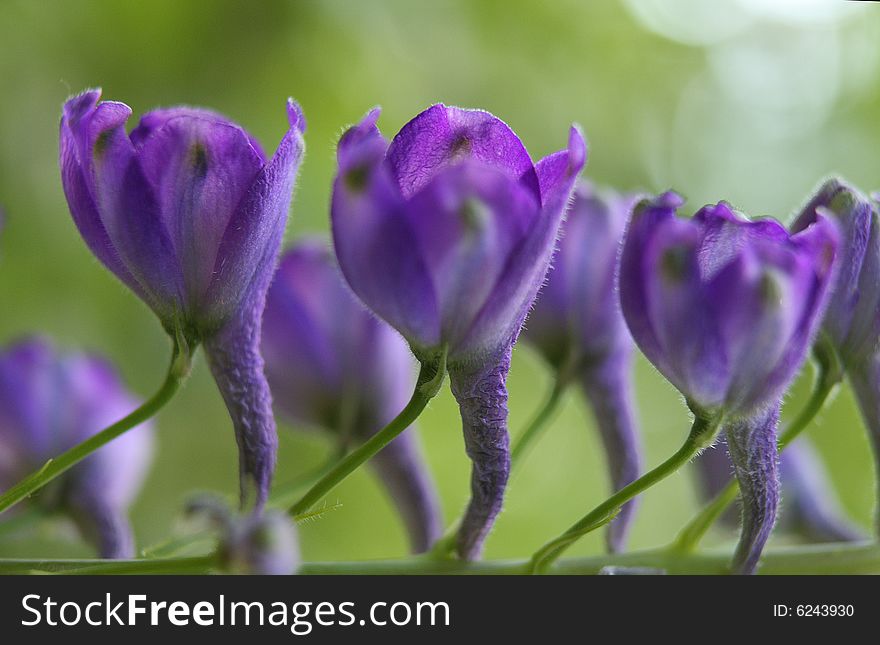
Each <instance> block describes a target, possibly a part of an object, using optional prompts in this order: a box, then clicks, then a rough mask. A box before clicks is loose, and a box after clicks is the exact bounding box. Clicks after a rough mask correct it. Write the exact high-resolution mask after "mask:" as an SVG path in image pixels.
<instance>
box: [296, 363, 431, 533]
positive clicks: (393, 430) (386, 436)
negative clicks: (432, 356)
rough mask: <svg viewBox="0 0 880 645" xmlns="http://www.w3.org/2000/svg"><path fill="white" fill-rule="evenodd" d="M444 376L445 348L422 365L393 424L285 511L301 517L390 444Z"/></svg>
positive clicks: (409, 422) (322, 478) (342, 461)
mask: <svg viewBox="0 0 880 645" xmlns="http://www.w3.org/2000/svg"><path fill="white" fill-rule="evenodd" d="M445 376H446V348H444V349H443V352H442V353H441V355H440V357H439V358H438V359H437V360H435V361H426V362H423V363H422V369H421V372H420V373H419V379H418V382H417V383H416V387H415V390H414V391H413V395H412V398H410V400H409V403H407V404H406V407H405V408H403V411H401V413H400V414H398V415H397V416H396V417H395V418H394V419H392V421H391V422H390V423H389V424H388V425H387V426H385V427H384V428H382V429H381V430H380V431H379V432H377V433H376V434H374V435H373V436H372V437H370V438H369V439H368V440H367V441H366V442H365V443H363V444H361V445H360V446H359V447H358V448H356V449H355V450H353V451H351V452H350V453H348V455H346V456H345V457H343V458H342V459H341V460H340V461H339V462H338V463H337V464H336V465H335V466H334V467H333V468H331V469H330V471H329V472H328V473H327V474H326V475H324V476H323V477H321V479H319V480H318V481H317V482H316V483H315V484H314V485H313V486H312V487H311V488H310V489H309V490H308V492H307V493H306V494H305V495H303V496H302V497H301V498H300V500H299V501H298V502H296V503H295V504H294V505H293V506H291V507H290V509H289V510H288V514H289V515H292V516H294V517H295V516H297V515H302V514H303V513H305V512H306V511H307V510H309V508H311V507H312V505H313V504H315V503H316V502H317V501H318V500H320V499H321V498H322V497H324V495H326V494H327V493H329V492H330V491H331V490H333V489H334V488H336V486H337V485H338V484H340V483H341V482H342V481H343V480H344V479H345V478H346V477H348V476H349V475H350V474H351V473H353V472H354V471H355V470H357V469H358V468H359V467H360V466H362V465H363V464H364V463H365V462H366V461H367V460H368V459H370V457H372V456H373V455H375V454H376V453H377V452H379V451H380V450H382V448H384V447H385V446H387V445H388V444H389V443H391V441H392V440H394V438H395V437H397V435H399V434H400V433H401V432H403V431H404V430H406V429H407V428H408V427H409V426H411V425H412V423H413V421H415V420H416V419H417V418H418V417H419V415H420V414H421V413H422V410H424V409H425V406H427V405H428V402H429V401H430V400H431V399H433V398H434V397H435V396H436V395H437V393H438V392H439V391H440V386H441V385H443V379H444V378H445Z"/></svg>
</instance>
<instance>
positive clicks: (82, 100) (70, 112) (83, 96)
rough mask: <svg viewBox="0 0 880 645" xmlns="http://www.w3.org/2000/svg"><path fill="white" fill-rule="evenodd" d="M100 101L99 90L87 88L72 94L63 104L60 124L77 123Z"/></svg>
mask: <svg viewBox="0 0 880 645" xmlns="http://www.w3.org/2000/svg"><path fill="white" fill-rule="evenodd" d="M100 100H101V88H89V89H87V90H83V91H82V92H80V93H79V94H74V95H73V96H70V97H68V98H67V100H66V101H65V102H64V109H63V115H62V119H61V120H62V123H64V122H68V123H72V124H75V123H77V122H78V121H79V120H80V119H81V118H82V117H83V115H84V114H86V113H87V112H89V111H91V110H93V109H95V106H96V105H98V101H100Z"/></svg>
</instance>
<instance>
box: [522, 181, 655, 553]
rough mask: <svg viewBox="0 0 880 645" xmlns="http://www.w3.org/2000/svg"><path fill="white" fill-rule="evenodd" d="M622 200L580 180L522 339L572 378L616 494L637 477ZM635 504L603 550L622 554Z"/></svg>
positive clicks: (628, 202)
mask: <svg viewBox="0 0 880 645" xmlns="http://www.w3.org/2000/svg"><path fill="white" fill-rule="evenodd" d="M632 204H633V200H632V198H630V197H627V196H624V195H619V194H617V193H614V192H612V191H602V190H597V189H595V188H593V187H592V186H590V185H588V184H586V183H582V184H581V185H580V186H578V188H577V189H576V190H575V195H574V202H573V203H572V206H571V208H570V209H569V212H568V216H567V218H566V221H565V223H564V224H563V227H562V239H561V240H560V242H559V249H558V250H557V252H556V254H555V256H554V258H553V263H552V268H551V269H550V272H549V274H548V282H547V284H546V285H544V287H543V289H541V292H540V294H539V295H538V298H537V300H536V302H535V307H534V309H533V310H532V312H531V313H530V314H529V317H528V320H527V321H526V326H525V328H524V333H523V336H524V338H525V339H526V340H528V341H529V343H531V344H532V345H534V346H535V347H536V348H537V349H538V351H539V352H540V354H541V355H542V356H543V357H544V359H545V360H546V361H547V362H548V363H549V365H550V366H551V368H552V369H553V370H554V371H555V372H556V378H557V379H558V380H559V381H562V382H563V383H564V382H567V381H570V380H575V381H579V382H580V384H581V386H582V388H583V391H584V394H585V396H586V398H587V400H588V401H589V402H590V405H591V406H592V409H593V414H594V416H595V417H596V423H597V426H598V428H599V432H600V435H601V437H602V441H603V443H604V446H605V454H606V458H607V460H608V466H609V471H610V475H611V485H612V487H613V489H614V490H619V489H621V488H623V487H624V486H626V485H627V484H629V483H630V482H632V481H633V480H635V479H636V478H637V477H638V474H639V468H640V463H641V450H640V446H639V440H638V433H637V428H636V420H635V408H634V404H633V400H632V375H631V369H632V360H631V359H632V345H633V342H632V338H631V337H630V335H629V331H628V330H627V328H626V324H625V323H624V320H623V316H622V314H621V312H620V300H619V298H618V291H617V273H618V266H619V257H620V247H621V242H622V239H623V234H624V230H625V229H626V224H627V220H628V219H629V213H630V210H631V207H632ZM635 504H636V500H633V501H631V502H629V503H627V504H626V505H625V506H624V507H623V509H622V510H621V512H620V513H619V514H618V516H617V518H616V519H615V520H614V521H613V522H612V523H611V524H610V525H609V527H608V534H607V537H608V539H607V541H608V547H609V549H610V550H611V551H612V552H614V551H620V550H622V549H623V547H624V545H625V542H626V536H627V532H628V530H629V526H630V524H631V522H632V517H633V512H634V511H635Z"/></svg>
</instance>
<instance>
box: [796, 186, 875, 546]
mask: <svg viewBox="0 0 880 645" xmlns="http://www.w3.org/2000/svg"><path fill="white" fill-rule="evenodd" d="M822 215H824V216H826V217H830V218H833V219H834V220H835V221H836V222H837V223H838V224H839V226H840V229H841V231H842V238H843V239H842V243H841V260H840V272H839V275H838V278H837V282H836V284H835V289H834V294H833V295H832V297H831V302H830V303H829V305H828V313H827V314H826V315H825V322H824V324H823V329H824V331H825V332H826V336H827V338H828V339H829V340H830V341H831V344H832V345H833V346H834V348H835V349H836V350H837V353H838V356H839V357H840V360H841V362H842V364H843V366H844V369H845V371H846V374H847V376H848V378H849V380H850V384H851V385H852V388H853V391H854V392H855V394H856V400H857V402H858V405H859V409H860V410H861V413H862V418H863V419H864V421H865V425H866V426H867V428H868V434H869V436H870V439H871V444H872V446H873V448H874V459H875V463H877V464H880V369H878V365H880V207H878V203H877V201H876V200H875V199H870V198H868V197H865V196H864V195H862V194H861V193H860V192H859V191H858V190H857V189H856V188H854V187H852V186H850V185H848V184H847V183H846V182H844V181H843V180H842V179H838V178H831V179H829V180H827V181H826V182H825V183H824V184H823V185H822V186H821V187H820V188H819V190H818V191H817V192H816V194H815V195H814V196H813V197H812V198H811V199H810V201H809V202H807V204H806V206H804V208H803V209H802V210H801V212H800V214H799V215H798V217H797V219H796V220H795V222H794V224H793V225H792V228H793V230H800V229H803V228H805V227H807V226H809V225H810V224H811V223H812V222H814V221H815V220H816V218H817V217H820V216H822ZM878 497H880V493H878ZM877 530H878V531H880V514H878V520H877Z"/></svg>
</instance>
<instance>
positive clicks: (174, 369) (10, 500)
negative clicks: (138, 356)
mask: <svg viewBox="0 0 880 645" xmlns="http://www.w3.org/2000/svg"><path fill="white" fill-rule="evenodd" d="M192 349H193V348H190V347H189V345H188V344H187V343H186V341H185V340H184V339H183V338H182V336H179V337H178V338H176V339H175V343H174V352H173V354H172V357H171V366H170V367H169V368H168V375H167V376H166V377H165V382H164V383H162V387H160V388H159V391H158V392H156V393H155V394H154V395H153V396H152V398H150V399H149V400H148V401H146V402H145V403H144V404H143V405H142V406H140V407H139V408H138V409H137V410H135V411H134V412H132V413H131V414H129V415H128V416H127V417H125V418H124V419H121V420H120V421H117V422H116V423H114V424H113V425H111V426H110V427H108V428H105V429H104V430H102V431H101V432H99V433H98V434H95V435H92V436H91V437H89V438H88V439H86V440H85V441H83V442H82V443H79V444H77V445H75V446H74V447H73V448H71V449H70V450H67V451H66V452H63V453H61V454H60V455H58V456H57V457H55V458H54V459H50V460H49V461H47V462H46V463H45V464H44V465H43V467H42V468H40V469H39V470H37V471H36V472H34V473H31V474H30V475H28V476H27V477H25V478H24V479H23V480H21V481H20V482H18V483H17V484H15V485H14V486H13V487H12V488H10V489H9V490H7V491H6V492H5V493H3V495H0V513H2V512H3V511H5V510H6V509H8V508H9V507H10V506H13V505H15V504H17V503H18V502H20V501H21V500H23V499H25V498H26V497H28V496H29V495H32V494H33V493H35V492H37V491H38V490H40V489H41V488H42V487H43V486H45V485H46V484H48V483H49V482H51V481H52V480H53V479H55V478H56V477H58V476H59V475H61V474H62V473H64V472H65V471H67V470H68V469H70V468H72V467H73V466H75V465H76V464H78V463H79V462H80V461H82V460H83V459H85V458H86V457H88V456H89V455H90V454H92V453H93V452H95V451H96V450H98V448H100V447H101V446H103V445H105V444H107V443H109V442H111V441H112V440H113V439H116V438H117V437H119V436H120V435H122V434H124V433H125V432H127V431H128V430H131V429H132V428H134V427H136V426H139V425H140V424H142V423H143V422H144V421H147V420H148V419H150V418H151V417H153V416H155V415H156V413H158V412H159V410H161V409H162V408H163V407H164V406H165V404H166V403H168V402H169V401H170V400H171V399H172V398H173V397H174V395H175V394H176V393H177V390H179V389H180V386H181V385H182V384H183V382H184V381H185V380H186V379H187V377H188V376H189V373H190V368H191V366H192V353H191V351H192Z"/></svg>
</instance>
